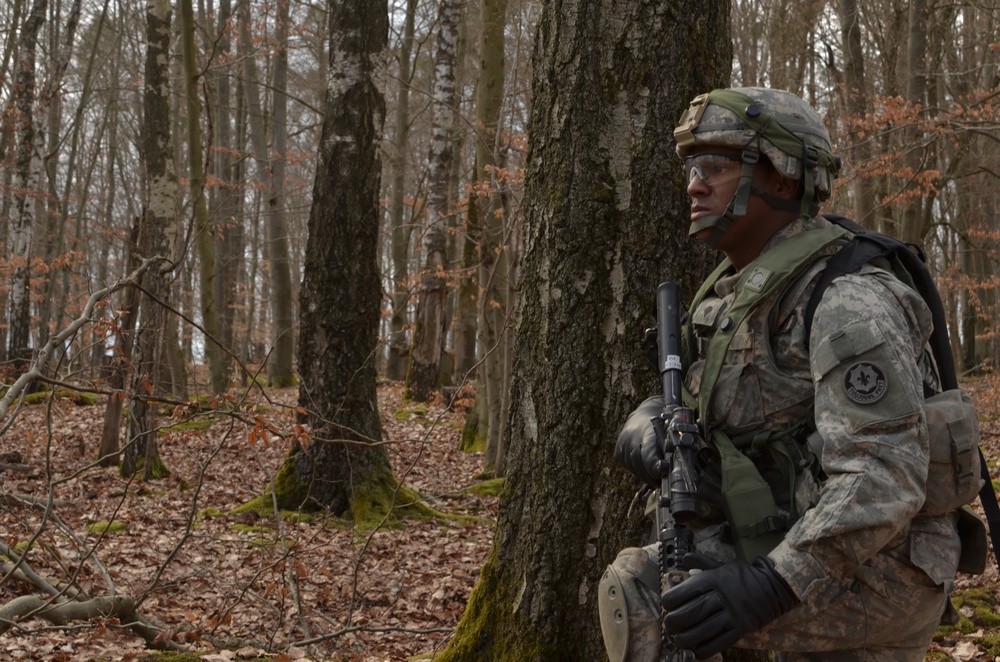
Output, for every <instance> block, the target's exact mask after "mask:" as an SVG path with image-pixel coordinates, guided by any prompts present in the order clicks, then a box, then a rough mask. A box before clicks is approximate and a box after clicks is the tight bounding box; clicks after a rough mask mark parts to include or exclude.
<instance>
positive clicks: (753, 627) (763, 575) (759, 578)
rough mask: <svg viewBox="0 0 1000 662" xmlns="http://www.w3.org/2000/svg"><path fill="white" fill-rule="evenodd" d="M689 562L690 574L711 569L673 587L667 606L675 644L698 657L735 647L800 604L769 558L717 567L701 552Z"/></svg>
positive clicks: (687, 558)
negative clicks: (743, 638) (749, 634)
mask: <svg viewBox="0 0 1000 662" xmlns="http://www.w3.org/2000/svg"><path fill="white" fill-rule="evenodd" d="M702 559H705V562H704V563H703V562H702ZM683 562H684V567H685V568H686V569H687V570H696V569H702V568H703V567H707V568H708V569H704V570H702V571H701V572H699V573H695V574H692V575H691V576H690V577H689V578H687V579H685V580H684V581H683V582H681V583H680V584H678V585H677V586H675V587H673V588H671V589H670V590H669V591H667V592H666V593H664V594H663V597H662V600H661V602H662V603H663V608H664V609H666V610H667V617H666V629H667V632H669V633H670V634H672V635H674V643H675V644H677V647H678V648H683V649H688V650H691V651H693V652H694V654H695V656H696V657H698V658H705V657H709V656H710V655H714V654H715V653H719V652H721V651H723V650H725V649H727V648H729V647H730V646H732V645H733V644H735V643H736V642H737V641H739V640H740V639H741V638H742V637H743V635H745V634H748V633H750V632H755V631H757V630H759V629H760V628H762V627H764V626H765V625H767V624H768V623H770V622H771V621H773V620H774V619H776V618H778V617H779V616H781V615H782V614H784V613H785V612H786V611H788V610H789V609H791V608H792V607H794V606H795V605H796V604H797V603H798V600H797V599H796V597H795V594H794V593H792V590H791V589H790V588H788V585H787V584H785V581H784V580H783V579H782V578H781V576H780V575H778V573H777V572H776V571H775V569H774V562H773V561H771V559H769V558H768V557H766V556H758V557H757V560H755V561H754V562H753V564H752V565H751V564H749V563H746V562H745V561H734V562H732V563H727V564H725V565H721V566H717V567H713V566H715V565H716V564H717V563H718V562H717V561H714V559H708V558H707V557H703V556H701V555H699V554H688V555H686V556H685V557H684V559H683Z"/></svg>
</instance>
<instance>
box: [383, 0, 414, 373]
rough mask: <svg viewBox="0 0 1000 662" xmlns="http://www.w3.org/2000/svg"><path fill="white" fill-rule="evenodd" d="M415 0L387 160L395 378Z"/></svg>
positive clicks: (400, 347)
mask: <svg viewBox="0 0 1000 662" xmlns="http://www.w3.org/2000/svg"><path fill="white" fill-rule="evenodd" d="M416 10H417V2H416V0H407V2H406V18H405V20H404V22H403V39H402V41H401V42H400V46H399V79H398V88H397V93H396V97H397V98H396V119H395V124H396V126H395V138H394V139H393V141H392V142H393V145H392V149H393V154H392V159H391V161H390V168H391V171H392V183H391V190H390V199H389V228H390V237H391V239H390V241H391V257H392V293H391V297H392V316H391V317H390V318H389V357H388V360H387V361H386V364H385V374H386V377H388V378H389V379H392V380H395V381H402V380H403V379H405V378H406V368H407V356H408V354H409V352H408V351H407V349H408V344H407V341H406V322H407V317H408V315H407V307H408V306H409V303H410V266H409V263H410V236H411V235H412V234H413V233H412V231H411V229H410V228H409V227H407V225H406V224H405V223H404V220H403V211H404V209H403V197H404V196H405V195H406V152H407V149H408V146H409V142H410V83H411V78H412V68H411V66H410V60H411V57H412V54H413V53H412V51H413V31H414V19H415V13H416Z"/></svg>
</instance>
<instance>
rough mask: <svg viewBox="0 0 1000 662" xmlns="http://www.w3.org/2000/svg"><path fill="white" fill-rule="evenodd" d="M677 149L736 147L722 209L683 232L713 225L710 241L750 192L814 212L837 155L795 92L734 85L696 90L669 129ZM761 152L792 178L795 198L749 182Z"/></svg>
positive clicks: (826, 193)
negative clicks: (729, 194)
mask: <svg viewBox="0 0 1000 662" xmlns="http://www.w3.org/2000/svg"><path fill="white" fill-rule="evenodd" d="M674 139H675V140H676V141H677V154H678V155H679V156H680V157H681V158H684V157H686V156H688V155H689V154H690V153H691V151H692V150H693V149H694V148H696V147H698V146H702V145H707V146H716V147H732V148H736V149H739V150H742V154H741V160H742V162H743V167H742V170H741V173H740V182H739V185H738V187H737V189H736V193H735V195H733V198H732V200H730V201H729V205H728V206H727V207H726V210H725V212H724V213H723V214H722V215H719V216H707V217H703V218H701V219H699V220H698V221H695V222H693V223H692V224H691V227H690V230H689V233H690V234H691V235H694V234H697V233H698V232H701V231H702V230H704V229H706V228H713V230H714V233H713V235H712V237H711V238H710V239H709V241H710V243H712V244H713V245H714V244H715V243H717V242H718V240H719V238H721V237H722V235H723V234H725V232H726V231H727V230H728V229H729V227H730V226H731V225H732V223H733V222H734V221H735V220H736V219H737V218H739V217H740V216H743V215H745V214H746V212H747V203H748V201H749V198H750V194H751V193H754V194H756V195H761V196H763V197H764V198H765V200H767V202H768V204H770V205H771V206H772V207H774V208H776V209H781V210H787V211H798V212H799V214H800V215H802V216H806V217H808V216H814V215H816V214H817V213H818V211H819V203H820V202H822V201H823V200H826V199H827V198H829V197H830V193H831V191H832V190H833V179H834V178H835V177H836V176H837V174H838V172H839V171H840V157H838V156H835V155H834V154H833V152H832V148H831V146H830V134H829V132H828V131H827V130H826V127H825V126H824V125H823V120H822V118H821V117H820V116H819V114H818V113H817V112H816V111H815V110H814V109H813V108H812V106H810V105H809V104H808V103H806V102H805V101H804V100H802V99H801V98H799V97H798V96H796V95H794V94H792V93H791V92H786V91H784V90H771V89H766V88H758V87H739V88H732V89H718V90H712V91H711V92H708V93H706V94H700V95H698V96H697V97H695V98H694V99H693V100H692V101H691V105H690V106H689V107H688V109H687V111H685V113H684V115H683V116H682V117H681V119H680V122H679V123H678V125H677V128H676V129H674ZM762 154H763V155H764V156H765V157H767V159H768V160H769V161H770V162H771V164H772V165H773V166H774V168H775V170H777V171H778V172H779V173H780V174H782V175H784V176H786V177H790V178H792V179H794V180H795V181H798V182H799V183H800V184H801V186H802V196H801V198H800V199H799V200H797V201H789V200H782V199H779V198H775V197H773V196H770V195H767V194H765V193H764V192H763V191H761V190H760V189H759V188H757V187H756V186H754V185H753V173H754V168H755V166H756V165H757V162H758V161H759V160H760V156H761V155H762Z"/></svg>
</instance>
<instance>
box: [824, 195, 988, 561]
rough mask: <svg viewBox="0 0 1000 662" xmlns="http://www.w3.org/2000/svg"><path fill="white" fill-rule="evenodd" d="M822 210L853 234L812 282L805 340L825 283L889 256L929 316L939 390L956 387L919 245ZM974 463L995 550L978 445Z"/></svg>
mask: <svg viewBox="0 0 1000 662" xmlns="http://www.w3.org/2000/svg"><path fill="white" fill-rule="evenodd" d="M823 216H824V218H826V219H827V220H828V221H830V222H831V223H833V224H834V225H838V226H840V227H842V228H845V229H846V230H848V231H850V232H851V233H852V234H854V235H855V239H854V240H852V241H850V242H849V243H848V244H847V245H846V246H845V247H844V248H843V249H841V251H840V252H839V253H837V254H836V255H834V256H832V257H831V258H830V259H829V260H828V261H827V266H826V269H825V270H824V271H823V272H822V273H821V274H820V277H819V280H818V281H817V282H816V287H815V288H814V289H813V292H812V295H811V296H810V297H809V301H808V302H807V304H806V309H805V337H806V344H807V345H808V344H809V333H810V331H811V329H812V320H813V316H814V315H815V313H816V307H817V306H818V305H819V302H820V299H822V298H823V293H824V292H825V291H826V288H827V287H828V286H829V285H830V283H831V282H833V280H834V279H835V278H837V277H838V276H843V275H844V274H848V273H852V272H854V271H857V270H858V269H860V268H861V267H862V266H863V265H865V264H867V263H868V262H870V261H871V260H873V259H875V258H876V257H883V258H887V259H890V260H895V261H897V264H898V265H899V266H900V267H902V269H901V270H900V269H895V270H894V273H895V274H896V275H897V277H899V276H901V275H902V274H907V275H909V279H904V282H905V281H906V280H908V281H909V282H907V284H908V285H910V286H911V287H913V289H914V290H916V291H917V292H918V293H919V294H920V296H921V297H922V298H923V300H924V302H925V303H926V304H927V307H928V308H929V309H930V312H931V317H932V318H933V320H934V329H933V331H932V332H931V337H930V340H929V341H928V344H929V345H930V347H931V352H932V353H933V355H934V361H935V362H936V363H937V368H938V376H939V378H940V380H941V387H942V389H943V390H945V391H948V390H951V389H956V388H958V370H957V369H956V367H955V359H954V357H953V356H952V354H951V343H950V342H949V340H948V321H947V318H946V317H945V312H944V303H943V302H942V301H941V295H940V294H939V293H938V291H937V286H936V285H935V284H934V279H933V278H932V277H931V274H930V271H929V270H928V269H927V264H926V263H927V257H926V256H925V255H924V253H923V251H921V250H920V247H919V246H916V245H915V244H907V243H904V242H902V241H899V240H898V239H894V238H893V237H890V236H888V235H884V234H882V233H880V232H872V231H871V230H868V229H867V228H865V227H863V226H861V225H859V224H857V223H855V222H854V221H852V220H850V219H848V218H845V217H843V216H835V215H833V214H824V215H823ZM900 271H902V273H900ZM924 395H925V396H927V395H928V394H927V393H925V394H924ZM979 467H980V477H981V478H982V479H983V486H982V488H981V489H980V491H979V501H980V502H981V503H982V505H983V512H984V513H985V514H986V522H987V524H988V525H989V531H990V542H991V543H992V544H993V550H994V552H997V551H998V550H1000V504H998V503H997V495H996V491H995V490H994V489H993V480H992V478H990V472H989V469H988V468H987V466H986V457H985V456H984V455H983V449H982V448H979ZM997 565H998V567H1000V555H998V556H997Z"/></svg>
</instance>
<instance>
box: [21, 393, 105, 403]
mask: <svg viewBox="0 0 1000 662" xmlns="http://www.w3.org/2000/svg"><path fill="white" fill-rule="evenodd" d="M49 398H55V399H56V400H71V401H72V402H73V404H76V405H79V406H81V407H87V406H92V405H96V404H97V403H98V402H99V401H100V396H99V395H97V394H96V393H81V392H80V391H73V390H70V389H57V390H55V391H38V392H36V393H29V394H28V395H26V396H24V402H25V403H26V404H29V405H37V404H41V403H43V402H46V401H47V400H48V399H49Z"/></svg>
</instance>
